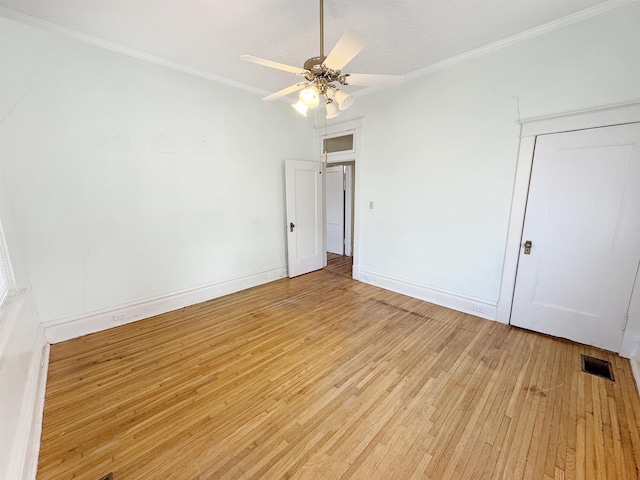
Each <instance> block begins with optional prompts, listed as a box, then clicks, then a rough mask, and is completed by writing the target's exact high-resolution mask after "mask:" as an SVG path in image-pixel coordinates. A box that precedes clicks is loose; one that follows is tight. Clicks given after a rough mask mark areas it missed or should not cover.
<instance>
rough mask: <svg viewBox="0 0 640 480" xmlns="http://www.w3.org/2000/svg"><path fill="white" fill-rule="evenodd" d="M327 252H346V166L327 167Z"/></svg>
mask: <svg viewBox="0 0 640 480" xmlns="http://www.w3.org/2000/svg"><path fill="white" fill-rule="evenodd" d="M325 182H326V189H325V193H326V202H327V252H331V253H337V254H338V255H343V254H344V167H342V166H341V165H340V166H335V167H327V169H326V177H325Z"/></svg>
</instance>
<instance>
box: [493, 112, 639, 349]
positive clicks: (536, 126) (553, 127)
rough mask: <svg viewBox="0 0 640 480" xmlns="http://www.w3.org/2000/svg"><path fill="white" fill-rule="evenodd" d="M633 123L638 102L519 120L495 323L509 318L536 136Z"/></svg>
mask: <svg viewBox="0 0 640 480" xmlns="http://www.w3.org/2000/svg"><path fill="white" fill-rule="evenodd" d="M635 122H640V102H634V103H628V104H624V105H615V106H612V107H606V108H599V109H593V110H589V111H581V112H574V113H567V114H563V115H557V116H553V117H544V118H533V119H525V120H522V121H520V124H521V133H520V148H519V151H518V161H517V166H516V172H515V176H514V188H513V197H512V202H511V213H510V216H509V228H508V232H507V242H506V248H505V258H504V263H503V268H502V283H501V286H500V294H499V299H498V309H497V315H496V320H497V321H498V322H501V323H505V324H508V323H509V321H510V318H511V306H512V301H513V294H514V288H515V279H516V271H517V267H518V258H519V256H520V248H521V244H522V229H523V226H524V215H525V208H526V203H527V196H528V191H529V182H530V179H531V167H532V164H533V154H534V148H535V141H536V137H537V136H538V135H544V134H548V133H562V132H569V131H574V130H582V129H587V128H597V127H606V126H613V125H623V124H626V123H635ZM638 283H639V282H636V286H635V290H638V289H639V288H640V286H639V285H638ZM634 293H635V294H638V293H640V292H636V291H634ZM631 343H632V342H627V341H626V339H625V338H623V341H622V345H621V348H620V351H619V353H620V355H621V356H629V355H631V354H632V353H631V351H632V350H633V349H634V348H635V347H637V346H636V345H631Z"/></svg>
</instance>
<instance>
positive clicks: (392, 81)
mask: <svg viewBox="0 0 640 480" xmlns="http://www.w3.org/2000/svg"><path fill="white" fill-rule="evenodd" d="M345 82H346V84H347V85H361V86H363V87H393V86H396V85H400V84H402V82H404V77H403V76H402V75H375V74H372V73H349V74H347V75H346V78H345Z"/></svg>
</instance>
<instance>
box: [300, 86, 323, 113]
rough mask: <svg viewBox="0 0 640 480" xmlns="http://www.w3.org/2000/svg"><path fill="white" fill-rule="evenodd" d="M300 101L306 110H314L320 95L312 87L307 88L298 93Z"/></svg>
mask: <svg viewBox="0 0 640 480" xmlns="http://www.w3.org/2000/svg"><path fill="white" fill-rule="evenodd" d="M300 101H301V102H302V103H303V104H305V105H306V106H307V107H308V108H316V107H317V106H318V104H319V103H320V95H319V94H318V89H317V88H316V87H314V86H309V87H307V88H305V89H304V90H302V91H300Z"/></svg>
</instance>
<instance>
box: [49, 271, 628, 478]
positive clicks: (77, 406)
mask: <svg viewBox="0 0 640 480" xmlns="http://www.w3.org/2000/svg"><path fill="white" fill-rule="evenodd" d="M581 353H586V354H590V355H594V356H598V357H599V358H604V359H607V360H609V361H610V362H611V363H612V366H613V368H614V374H615V376H616V381H615V382H610V381H607V380H604V379H601V378H596V377H593V376H591V375H588V374H586V373H584V372H582V371H581V370H580V354H581ZM639 418H640V400H639V399H638V394H637V391H636V390H635V385H634V381H633V377H632V374H631V371H630V365H629V362H628V361H626V360H624V359H621V358H620V357H618V356H617V355H615V354H612V353H610V352H603V351H600V350H597V349H593V348H591V347H586V346H583V345H577V344H573V343H571V342H568V341H564V340H559V339H555V338H551V337H547V336H544V335H540V334H536V333H532V332H527V331H524V330H521V329H518V328H512V327H510V326H508V325H501V324H498V323H495V322H490V321H487V320H482V319H479V318H477V317H473V316H471V315H467V314H463V313H460V312H455V311H452V310H447V309H445V308H441V307H438V306H435V305H432V304H428V303H425V302H421V301H419V300H416V299H413V298H409V297H405V296H402V295H399V294H396V293H393V292H389V291H385V290H382V289H378V288H376V287H373V286H371V285H367V284H363V283H359V282H356V281H353V280H351V279H350V278H349V277H348V276H346V275H342V274H336V273H334V272H332V271H327V270H323V271H319V272H314V273H312V274H308V275H304V276H301V277H298V278H295V279H283V280H280V281H277V282H273V283H270V284H267V285H263V286H260V287H256V288H253V289H250V290H246V291H243V292H238V293H235V294H232V295H228V296H226V297H223V298H219V299H216V300H212V301H209V302H205V303H202V304H199V305H194V306H192V307H188V308H184V309H180V310H177V311H175V312H169V313H167V314H164V315H160V316H157V317H153V318H149V319H146V320H142V321H139V322H135V323H131V324H128V325H124V326H122V327H117V328H113V329H110V330H107V331H104V332H100V333H97V334H93V335H88V336H86V337H82V338H78V339H74V340H70V341H68V342H64V343H61V344H57V345H53V346H52V348H51V356H50V367H49V376H48V380H47V392H46V400H45V412H44V424H43V434H42V445H41V451H40V457H39V467H38V478H39V479H47V480H48V479H56V480H57V479H73V478H87V479H91V478H100V476H102V475H105V474H106V473H108V472H111V471H112V472H113V473H114V480H120V479H134V480H135V479H148V478H181V479H213V478H228V479H239V478H242V479H249V478H256V479H257V478H267V479H270V478H297V479H317V478H341V479H366V480H372V479H377V478H379V479H389V478H394V479H395V478H398V479H404V478H417V479H425V478H432V479H443V478H452V479H454V478H455V479H458V478H460V479H481V478H482V479H491V480H493V479H499V478H504V479H509V480H512V479H518V478H527V479H529V478H532V479H538V478H539V479H580V480H583V479H587V478H598V479H600V478H604V479H607V478H621V479H638V478H639V477H638V469H637V462H638V455H639V454H640V435H639V434H638V428H639V426H638V419H639Z"/></svg>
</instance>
